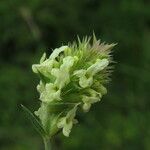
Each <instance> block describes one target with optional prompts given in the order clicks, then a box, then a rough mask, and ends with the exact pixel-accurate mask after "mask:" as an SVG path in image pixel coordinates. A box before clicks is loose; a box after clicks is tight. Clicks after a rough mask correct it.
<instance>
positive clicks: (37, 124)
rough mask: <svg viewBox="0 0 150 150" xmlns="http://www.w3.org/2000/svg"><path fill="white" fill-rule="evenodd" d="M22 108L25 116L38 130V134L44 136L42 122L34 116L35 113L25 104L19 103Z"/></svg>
mask: <svg viewBox="0 0 150 150" xmlns="http://www.w3.org/2000/svg"><path fill="white" fill-rule="evenodd" d="M21 107H22V109H23V110H24V112H25V114H26V116H27V117H28V118H29V120H30V121H31V122H32V124H33V126H34V127H35V129H36V130H37V131H38V132H39V134H40V135H41V136H42V137H45V136H46V132H45V130H44V129H43V126H42V124H41V123H40V122H39V120H38V119H37V118H36V117H35V115H34V114H33V113H32V112H31V111H30V110H29V109H28V108H27V107H25V106H23V105H21Z"/></svg>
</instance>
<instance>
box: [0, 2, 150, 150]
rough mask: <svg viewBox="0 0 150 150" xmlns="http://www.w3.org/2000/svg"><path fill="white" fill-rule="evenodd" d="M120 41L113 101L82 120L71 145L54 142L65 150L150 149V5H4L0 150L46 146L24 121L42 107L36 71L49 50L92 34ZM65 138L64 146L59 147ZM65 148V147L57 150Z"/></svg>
mask: <svg viewBox="0 0 150 150" xmlns="http://www.w3.org/2000/svg"><path fill="white" fill-rule="evenodd" d="M93 30H94V31H95V33H96V35H97V37H98V38H101V40H102V41H107V42H109V43H111V42H117V43H118V45H117V46H116V48H115V49H114V60H115V61H116V62H117V64H116V67H115V72H114V73H113V76H112V82H111V84H110V85H108V89H109V90H108V95H107V96H105V97H104V98H103V100H102V101H101V103H99V104H97V105H94V107H93V108H92V109H91V111H90V112H89V113H88V114H84V115H83V114H82V115H79V116H78V119H79V121H80V124H79V125H77V126H76V127H75V128H74V129H73V132H72V133H71V136H70V138H63V140H62V139H61V138H60V137H63V136H62V135H60V136H59V137H57V139H56V140H55V143H57V144H56V145H57V149H61V150H80V149H81V150H91V149H94V150H100V149H101V150H149V149H150V101H149V97H150V92H149V89H150V2H149V1H148V0H115V1H114V0H80V1H78V0H64V1H60V0H26V1H21V0H13V1H12V0H1V1H0V149H1V150H42V149H43V147H42V141H41V139H40V137H39V135H38V134H37V132H36V131H35V130H34V129H33V127H32V125H31V124H30V123H29V122H28V120H27V119H25V118H24V114H23V112H22V111H21V108H20V104H24V105H26V106H27V107H29V108H30V109H31V110H32V111H33V110H36V109H37V107H38V105H39V101H38V93H37V91H36V88H35V87H36V85H37V83H38V79H37V78H36V76H35V75H34V74H33V73H32V71H31V65H32V64H33V63H37V62H38V60H39V58H40V56H41V55H42V53H43V52H44V51H47V53H48V54H50V53H51V49H52V48H55V47H59V46H61V45H62V43H63V44H65V43H67V42H68V41H73V40H75V39H76V35H77V34H78V35H79V36H80V37H83V36H85V35H91V34H92V32H93ZM60 139H61V140H60ZM60 147H61V148H60Z"/></svg>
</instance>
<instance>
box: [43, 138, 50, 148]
mask: <svg viewBox="0 0 150 150" xmlns="http://www.w3.org/2000/svg"><path fill="white" fill-rule="evenodd" d="M43 140H44V146H45V150H52V148H51V142H50V139H49V138H43Z"/></svg>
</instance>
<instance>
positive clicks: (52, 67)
mask: <svg viewBox="0 0 150 150" xmlns="http://www.w3.org/2000/svg"><path fill="white" fill-rule="evenodd" d="M114 46H115V44H110V45H109V44H105V43H100V40H97V39H96V38H95V36H93V41H92V42H91V40H90V38H87V37H86V38H84V39H83V40H82V41H81V40H80V39H78V42H77V43H75V42H74V43H73V44H68V46H62V47H60V48H56V49H54V51H53V52H52V54H51V55H50V56H49V57H48V58H46V54H45V53H44V54H43V56H42V58H41V60H40V64H34V65H33V66H32V69H33V72H34V73H37V74H38V75H39V77H40V79H41V80H40V83H39V85H38V86H37V90H38V92H39V93H40V100H41V106H40V108H39V109H38V111H36V112H35V114H36V115H37V116H38V117H39V119H40V120H41V123H42V125H43V128H44V130H45V131H46V133H47V134H48V135H49V136H53V135H55V134H56V133H57V132H58V131H60V130H61V129H62V131H63V134H64V135H65V136H69V134H70V132H71V129H72V126H73V124H75V123H77V120H76V119H75V116H76V111H77V109H78V108H79V107H82V109H83V111H84V112H87V111H89V109H90V107H91V105H92V104H94V103H96V102H98V101H100V100H101V98H102V96H103V95H104V94H106V93H107V90H106V88H105V87H104V85H105V83H106V82H107V81H108V79H109V74H110V70H111V66H110V63H111V62H112V60H111V55H110V52H111V49H112V48H113V47H114Z"/></svg>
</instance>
